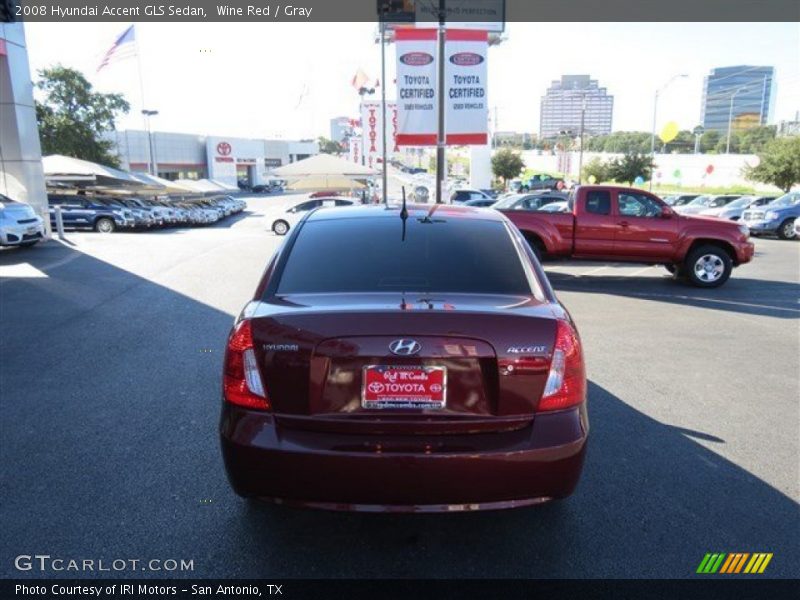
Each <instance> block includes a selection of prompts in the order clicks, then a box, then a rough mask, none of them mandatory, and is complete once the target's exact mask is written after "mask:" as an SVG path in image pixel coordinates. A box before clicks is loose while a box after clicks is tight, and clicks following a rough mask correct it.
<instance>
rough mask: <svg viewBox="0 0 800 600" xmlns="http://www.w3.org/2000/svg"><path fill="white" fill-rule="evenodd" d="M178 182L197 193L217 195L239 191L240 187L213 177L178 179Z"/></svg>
mask: <svg viewBox="0 0 800 600" xmlns="http://www.w3.org/2000/svg"><path fill="white" fill-rule="evenodd" d="M176 183H178V184H180V185H182V186H184V187H186V188H188V189H190V190H192V192H194V193H195V194H204V195H217V194H228V193H230V192H233V191H239V188H233V187H230V186H227V185H225V184H223V183H220V182H219V181H215V180H213V179H178V181H177V182H176Z"/></svg>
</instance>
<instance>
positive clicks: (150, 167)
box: [142, 108, 158, 176]
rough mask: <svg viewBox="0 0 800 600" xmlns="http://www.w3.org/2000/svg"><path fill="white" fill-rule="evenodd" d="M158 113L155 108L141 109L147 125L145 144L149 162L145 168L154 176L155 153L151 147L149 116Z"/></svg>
mask: <svg viewBox="0 0 800 600" xmlns="http://www.w3.org/2000/svg"><path fill="white" fill-rule="evenodd" d="M157 114H158V111H157V110H147V109H144V108H143V109H142V115H144V120H145V123H146V125H147V145H148V150H149V155H150V156H149V158H150V160H149V162H148V165H147V170H148V171H149V173H150V175H153V176H156V175H157V173H156V153H155V150H154V147H153V131H152V129H151V128H150V117H155V116H156V115H157Z"/></svg>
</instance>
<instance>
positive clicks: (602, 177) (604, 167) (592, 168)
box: [583, 156, 610, 183]
mask: <svg viewBox="0 0 800 600" xmlns="http://www.w3.org/2000/svg"><path fill="white" fill-rule="evenodd" d="M592 176H594V182H595V183H602V182H603V181H608V180H609V179H610V177H609V176H608V163H606V162H603V161H602V160H600V158H599V157H597V156H596V157H594V158H593V159H592V160H590V161H589V162H588V163H586V165H585V166H584V167H583V179H584V181H589V178H590V177H592Z"/></svg>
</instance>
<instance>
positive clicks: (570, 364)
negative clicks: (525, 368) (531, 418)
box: [538, 320, 586, 412]
mask: <svg viewBox="0 0 800 600" xmlns="http://www.w3.org/2000/svg"><path fill="white" fill-rule="evenodd" d="M585 398H586V370H585V368H584V365H583V353H582V352H581V344H580V341H579V340H578V334H577V333H576V332H575V330H574V329H573V328H572V326H571V325H570V324H569V323H567V322H566V321H560V320H559V321H558V326H557V328H556V343H555V347H554V348H553V359H552V360H551V361H550V372H549V373H548V374H547V383H546V384H545V386H544V393H543V394H542V399H541V400H540V401H539V408H538V410H539V412H543V411H550V410H563V409H565V408H570V407H572V406H576V405H578V404H580V403H581V402H583V401H584V399H585Z"/></svg>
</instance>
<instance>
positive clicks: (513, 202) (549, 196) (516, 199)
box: [494, 192, 569, 210]
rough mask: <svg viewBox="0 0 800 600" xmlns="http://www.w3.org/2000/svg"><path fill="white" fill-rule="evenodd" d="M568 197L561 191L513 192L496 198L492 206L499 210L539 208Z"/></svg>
mask: <svg viewBox="0 0 800 600" xmlns="http://www.w3.org/2000/svg"><path fill="white" fill-rule="evenodd" d="M568 197H569V195H568V194H563V193H561V192H545V193H540V194H514V195H511V196H506V197H505V198H503V199H502V200H498V201H497V202H496V203H495V204H494V208H497V209H499V210H500V209H501V210H541V209H542V208H543V207H545V206H547V205H548V204H551V203H553V202H564V201H566V200H567V198H568Z"/></svg>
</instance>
